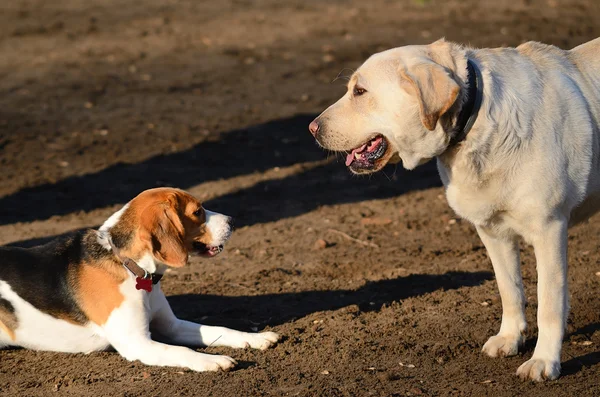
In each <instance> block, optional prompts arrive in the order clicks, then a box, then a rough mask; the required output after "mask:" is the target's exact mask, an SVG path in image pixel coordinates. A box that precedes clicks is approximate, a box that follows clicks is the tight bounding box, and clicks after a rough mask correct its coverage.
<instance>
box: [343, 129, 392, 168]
mask: <svg viewBox="0 0 600 397" xmlns="http://www.w3.org/2000/svg"><path fill="white" fill-rule="evenodd" d="M388 149H389V144H388V141H387V139H386V138H385V137H384V136H383V135H380V134H378V135H376V136H375V137H373V138H371V139H370V140H368V141H367V142H366V143H364V144H362V145H361V146H360V147H357V148H356V149H353V150H352V151H350V152H346V167H348V168H350V171H352V172H354V173H356V174H361V173H368V172H375V171H377V170H379V169H380V168H382V167H383V166H384V165H385V161H383V158H384V157H389V156H386V154H387V152H388Z"/></svg>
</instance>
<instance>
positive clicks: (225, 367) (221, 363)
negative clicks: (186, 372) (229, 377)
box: [188, 354, 237, 372]
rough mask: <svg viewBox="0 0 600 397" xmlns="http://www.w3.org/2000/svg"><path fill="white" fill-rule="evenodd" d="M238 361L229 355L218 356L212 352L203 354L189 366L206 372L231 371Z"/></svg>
mask: <svg viewBox="0 0 600 397" xmlns="http://www.w3.org/2000/svg"><path fill="white" fill-rule="evenodd" d="M236 364H237V361H235V360H234V359H233V358H231V357H229V356H218V355H211V354H202V356H201V357H199V358H198V359H197V360H196V361H195V362H194V363H192V364H191V365H189V366H188V367H189V368H190V369H192V370H194V371H198V372H205V371H212V372H216V371H229V370H230V369H232V368H233V367H235V365H236Z"/></svg>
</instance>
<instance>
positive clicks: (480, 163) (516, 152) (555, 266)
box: [316, 39, 600, 381]
mask: <svg viewBox="0 0 600 397" xmlns="http://www.w3.org/2000/svg"><path fill="white" fill-rule="evenodd" d="M467 58H468V59H471V60H472V61H473V62H474V63H476V64H477V66H478V68H479V69H480V71H481V73H482V76H483V87H484V90H483V102H482V106H481V110H480V111H479V115H478V118H477V121H476V123H475V124H474V126H473V128H472V130H471V131H470V132H469V133H468V135H467V136H466V138H465V139H464V140H463V141H462V142H461V143H459V144H458V146H457V147H453V148H450V147H449V142H450V141H451V138H452V134H453V132H452V131H446V129H445V128H444V124H443V123H442V122H441V121H444V122H446V124H445V125H448V124H449V123H448V121H449V122H450V124H451V123H453V122H456V119H457V116H458V111H459V110H460V104H461V103H464V94H463V96H459V98H458V99H457V101H456V102H455V105H453V107H451V108H449V110H448V114H446V115H443V117H444V119H440V121H438V123H437V124H436V126H435V128H434V130H433V131H429V130H428V129H426V128H425V126H424V124H423V123H422V122H421V119H420V114H419V111H420V108H419V102H418V100H419V98H418V96H417V95H415V93H414V92H411V91H410V90H409V91H407V90H406V89H405V87H407V85H406V84H404V83H405V81H404V80H403V79H404V77H403V76H404V75H403V73H401V71H404V72H410V71H411V70H412V68H415V67H422V66H423V65H424V64H425V65H430V64H435V65H436V67H437V68H438V69H437V70H439V67H440V66H441V67H443V68H444V70H445V71H447V78H451V79H454V80H455V82H456V84H458V86H459V87H461V88H462V91H461V92H462V93H464V92H465V86H466V84H467V71H466V61H467ZM436 77H439V75H438V76H436ZM356 83H358V84H360V86H361V87H362V88H366V90H367V93H365V94H364V95H361V96H360V97H354V96H353V95H351V91H352V88H353V86H354V84H356ZM429 83H431V84H433V85H434V87H435V84H437V83H436V80H431V81H430V82H429ZM434 98H435V96H434ZM440 98H443V97H442V96H441V94H440ZM432 103H435V102H432ZM457 104H458V105H457ZM599 120H600V39H596V40H594V41H591V42H589V43H586V44H583V45H581V46H579V47H577V48H574V49H573V50H571V51H563V50H560V49H558V48H556V47H552V46H546V45H543V44H540V43H532V42H530V43H525V44H523V45H521V46H519V47H518V48H517V49H514V48H505V49H493V50H487V49H481V50H472V49H465V48H463V47H461V46H458V45H456V44H453V43H446V42H444V41H439V42H436V43H434V44H432V45H430V46H407V47H401V48H396V49H392V50H389V51H384V52H382V53H380V54H376V55H374V56H372V57H371V58H370V59H369V60H367V61H366V62H365V63H364V64H363V65H362V66H361V67H360V68H359V69H358V70H357V71H356V73H355V75H354V76H353V77H352V78H351V80H350V84H349V89H348V93H347V94H346V95H345V96H344V97H343V98H341V99H340V100H339V101H338V102H336V103H335V104H334V105H332V106H331V107H329V108H328V109H327V110H325V111H324V112H323V113H322V114H321V115H320V116H319V117H318V118H317V120H316V121H317V122H319V123H320V130H319V135H318V139H319V142H320V143H321V144H322V145H323V146H324V147H325V148H327V149H332V150H346V151H347V150H352V149H353V148H355V147H358V146H360V145H361V144H362V143H364V142H365V141H366V140H368V139H370V137H372V134H373V133H374V132H377V133H380V134H383V135H384V136H385V137H386V138H387V139H388V140H389V142H390V145H391V147H392V150H393V151H394V155H395V156H396V157H392V158H399V159H401V160H402V162H403V165H404V166H405V167H406V168H408V169H411V168H413V167H415V166H416V165H418V164H421V163H423V162H425V161H427V160H429V159H431V158H434V157H436V158H437V164H438V170H439V172H440V176H441V179H442V181H443V183H444V185H445V187H446V196H447V199H448V202H449V204H450V206H451V207H452V208H453V209H454V210H455V211H456V212H457V213H458V214H459V215H460V216H462V217H463V218H465V219H467V220H469V221H471V222H472V223H473V224H475V226H476V227H477V231H478V233H479V235H480V237H481V239H482V241H483V243H484V244H485V246H486V248H487V250H488V252H489V255H490V258H491V261H492V265H493V267H494V271H495V274H496V279H497V282H498V288H499V290H500V295H501V297H502V308H503V314H502V323H501V326H500V331H499V333H498V334H497V335H496V336H493V337H492V338H490V339H489V340H488V341H487V343H486V344H485V345H484V347H483V352H484V353H486V354H488V355H489V356H492V357H496V356H502V355H514V354H516V353H517V351H518V348H519V346H520V345H521V344H522V343H523V338H524V336H523V335H524V332H525V328H526V322H525V315H524V305H525V297H524V294H523V285H522V280H521V273H520V260H519V248H518V238H519V237H522V238H523V239H524V240H525V241H526V242H528V243H530V244H532V245H533V247H534V251H535V256H536V259H537V269H538V313H537V319H538V328H539V335H538V341H537V344H536V347H535V350H534V353H533V356H532V358H531V359H530V360H529V361H527V362H526V363H524V364H523V365H522V366H521V367H520V368H519V369H518V371H517V373H518V375H520V376H521V377H523V378H526V379H533V380H538V381H539V380H543V379H555V378H557V377H558V376H559V374H560V351H561V344H562V338H563V335H564V327H565V322H566V318H567V314H568V289H567V227H568V226H569V225H570V224H573V223H576V222H579V221H581V220H583V219H586V218H587V217H589V216H590V215H591V214H593V213H595V212H596V211H598V209H600V200H599V199H598V198H599V196H600V174H599V173H600V125H599Z"/></svg>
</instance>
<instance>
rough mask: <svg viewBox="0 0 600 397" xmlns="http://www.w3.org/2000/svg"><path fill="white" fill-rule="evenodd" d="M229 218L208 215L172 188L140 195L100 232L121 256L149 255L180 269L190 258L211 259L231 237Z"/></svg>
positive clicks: (215, 214)
mask: <svg viewBox="0 0 600 397" xmlns="http://www.w3.org/2000/svg"><path fill="white" fill-rule="evenodd" d="M231 229H232V228H231V218H230V217H228V216H225V215H221V214H217V213H215V212H211V211H208V210H206V209H204V208H203V207H202V203H200V202H199V201H198V200H197V199H196V198H195V197H193V196H192V195H190V194H189V193H187V192H184V191H183V190H179V189H173V188H157V189H150V190H146V191H144V192H142V193H140V194H139V195H138V196H137V197H136V198H134V199H133V200H131V201H130V202H129V203H127V204H126V205H125V206H124V207H123V208H122V209H121V210H120V211H118V212H116V213H115V214H113V215H112V216H111V217H110V218H109V219H108V220H107V221H106V222H105V223H104V225H102V227H101V228H100V231H101V232H103V231H104V232H108V233H109V234H110V237H111V239H112V242H113V244H114V246H115V247H117V248H118V249H119V251H120V254H121V255H122V256H126V257H129V258H132V259H134V260H135V259H140V258H142V257H144V256H146V255H148V254H150V255H151V256H152V258H153V259H154V261H156V262H157V263H161V264H165V265H167V266H170V267H181V266H184V265H185V264H186V263H187V260H188V256H189V255H190V254H193V253H195V254H200V255H202V256H207V257H212V256H215V255H217V254H219V253H220V252H221V251H222V250H223V244H225V242H226V241H227V240H228V239H229V237H230V235H231Z"/></svg>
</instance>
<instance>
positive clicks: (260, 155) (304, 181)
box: [0, 115, 440, 225]
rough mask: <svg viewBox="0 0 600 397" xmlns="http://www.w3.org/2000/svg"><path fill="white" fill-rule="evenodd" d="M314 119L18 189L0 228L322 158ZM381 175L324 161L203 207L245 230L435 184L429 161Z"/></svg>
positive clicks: (8, 199) (3, 208)
mask: <svg viewBox="0 0 600 397" xmlns="http://www.w3.org/2000/svg"><path fill="white" fill-rule="evenodd" d="M312 118H313V115H298V116H294V117H291V118H286V119H282V120H276V121H272V122H268V123H265V124H261V125H258V126H254V127H250V128H247V129H243V130H235V131H231V132H227V133H223V134H221V135H220V136H219V140H218V141H205V142H202V143H200V144H198V145H196V146H194V147H192V148H190V149H189V150H186V151H183V152H177V153H172V154H166V155H160V156H156V157H153V158H150V159H148V160H146V161H143V162H140V163H137V164H115V165H113V166H111V167H109V168H106V169H104V170H102V171H99V172H97V173H92V174H87V175H82V176H73V177H68V178H66V179H63V180H61V181H58V182H56V183H51V184H50V183H48V184H42V185H39V186H35V187H30V188H25V189H22V190H20V191H18V192H16V193H14V194H10V195H8V196H5V197H2V198H0V224H1V225H4V224H11V223H15V222H31V221H34V220H42V219H48V218H50V217H51V216H56V215H66V214H70V213H74V212H77V211H91V210H93V209H97V208H103V207H107V206H111V205H114V204H118V203H126V202H127V201H129V200H131V199H132V198H133V197H135V196H136V195H137V194H139V193H140V192H141V191H143V190H145V189H149V188H153V187H157V186H173V187H180V188H183V189H188V188H190V187H193V186H197V185H199V184H201V183H204V182H208V181H214V180H218V179H228V178H232V177H235V176H240V175H247V174H251V173H254V172H263V171H266V170H269V169H273V168H275V167H286V166H291V165H295V164H300V163H307V162H313V161H319V160H324V159H325V158H326V157H327V154H326V153H325V152H324V151H322V150H321V149H320V148H318V147H317V145H316V144H315V141H314V139H313V138H312V137H311V136H310V134H309V133H308V132H307V125H308V123H309V122H310V120H311V119H312ZM432 163H433V162H432ZM386 172H387V175H386V174H385V173H381V174H379V175H373V176H371V177H369V178H356V177H353V176H352V175H351V174H350V172H349V171H348V170H347V169H346V168H345V167H344V166H343V165H342V164H338V163H335V164H325V165H322V166H318V167H316V168H313V169H310V170H308V171H306V172H303V173H300V174H298V175H294V176H291V177H288V178H284V179H280V180H271V181H265V182H262V183H259V184H258V185H255V186H253V187H251V188H249V189H245V190H241V191H238V192H235V193H232V194H228V195H225V196H223V197H220V198H216V199H213V200H212V201H211V202H210V203H209V204H207V207H208V206H209V205H210V207H212V208H213V209H219V208H223V209H224V210H225V209H226V210H227V213H228V214H229V215H233V216H234V217H241V219H240V222H239V223H237V224H238V225H249V224H253V223H257V222H265V221H272V220H275V219H277V218H282V217H283V218H285V217H290V216H296V215H299V214H301V213H304V212H306V211H310V210H313V209H315V208H317V207H318V206H320V205H328V204H339V203H348V202H356V201H361V200H369V199H376V198H385V197H393V196H397V195H399V194H402V193H406V192H407V191H410V190H414V189H423V188H428V187H433V186H440V180H439V177H438V174H437V171H436V169H435V164H428V165H426V166H423V167H420V168H419V169H418V170H416V171H413V172H412V173H410V174H409V173H408V172H407V171H405V170H403V169H402V167H401V166H399V167H395V168H393V167H390V168H388V169H387V171H386ZM390 174H393V178H392V177H390V176H389V175H390ZM216 207H218V208H216ZM249 207H250V208H251V210H249V209H248V208H249ZM273 209H276V211H273ZM248 213H252V214H254V215H253V216H248Z"/></svg>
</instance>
